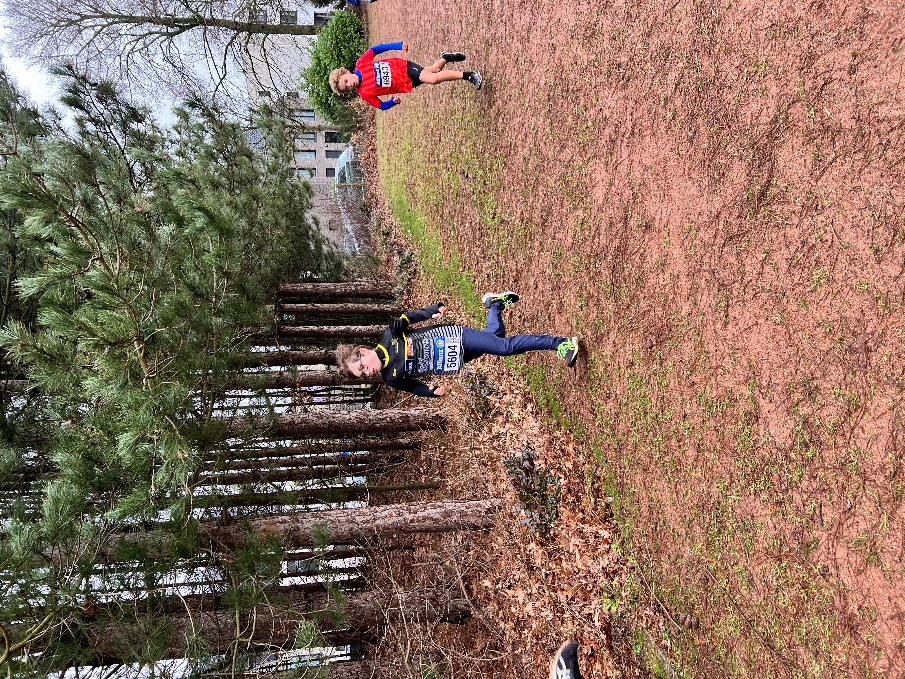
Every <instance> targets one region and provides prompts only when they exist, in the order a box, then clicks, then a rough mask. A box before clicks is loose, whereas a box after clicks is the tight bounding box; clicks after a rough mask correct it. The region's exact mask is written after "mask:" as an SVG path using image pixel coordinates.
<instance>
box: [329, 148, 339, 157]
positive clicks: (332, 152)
mask: <svg viewBox="0 0 905 679" xmlns="http://www.w3.org/2000/svg"><path fill="white" fill-rule="evenodd" d="M342 154H343V152H342V150H341V149H340V150H333V149H327V158H339V157H340V156H341V155H342Z"/></svg>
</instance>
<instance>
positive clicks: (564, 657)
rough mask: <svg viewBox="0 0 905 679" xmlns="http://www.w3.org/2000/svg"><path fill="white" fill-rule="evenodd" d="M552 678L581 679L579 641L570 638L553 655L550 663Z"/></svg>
mask: <svg viewBox="0 0 905 679" xmlns="http://www.w3.org/2000/svg"><path fill="white" fill-rule="evenodd" d="M550 679H581V672H579V671H578V642H577V641H573V640H571V639H570V640H569V641H565V642H563V645H562V646H560V647H559V650H558V651H556V655H554V656H553V662H552V663H550Z"/></svg>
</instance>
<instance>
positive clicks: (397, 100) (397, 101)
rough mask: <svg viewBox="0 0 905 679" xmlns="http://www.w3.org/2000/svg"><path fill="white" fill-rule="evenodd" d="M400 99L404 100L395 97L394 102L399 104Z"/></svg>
mask: <svg viewBox="0 0 905 679" xmlns="http://www.w3.org/2000/svg"><path fill="white" fill-rule="evenodd" d="M400 101H402V100H401V99H400V98H399V97H393V103H394V104H398V103H399V102H400Z"/></svg>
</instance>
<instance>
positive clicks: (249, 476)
mask: <svg viewBox="0 0 905 679" xmlns="http://www.w3.org/2000/svg"><path fill="white" fill-rule="evenodd" d="M383 460H384V461H385V464H383V465H380V464H343V465H327V466H321V467H318V466H314V465H305V466H303V467H295V468H291V469H279V468H277V469H274V468H273V467H271V466H270V465H263V464H262V465H261V468H258V469H254V470H251V471H245V472H211V473H210V474H206V475H204V476H202V478H201V484H200V485H214V484H216V485H221V486H230V485H239V484H244V483H282V482H285V481H310V480H312V479H335V478H337V477H340V476H350V475H353V476H362V475H364V474H367V473H369V472H374V471H377V470H379V469H381V468H383V467H385V466H386V463H387V462H389V461H390V458H389V457H387V456H384V457H383ZM275 461H279V458H277V459H276V460H273V459H272V460H270V462H275ZM293 461H295V460H293Z"/></svg>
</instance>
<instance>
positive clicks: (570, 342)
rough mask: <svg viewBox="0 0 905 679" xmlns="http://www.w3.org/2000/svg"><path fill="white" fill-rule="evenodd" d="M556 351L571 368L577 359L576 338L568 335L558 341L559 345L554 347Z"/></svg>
mask: <svg viewBox="0 0 905 679" xmlns="http://www.w3.org/2000/svg"><path fill="white" fill-rule="evenodd" d="M556 353H557V354H559V357H560V358H561V359H562V360H564V361H565V362H566V366H567V367H569V368H571V367H572V366H573V365H575V361H577V360H578V338H577V337H570V338H569V339H567V340H563V341H562V342H560V343H559V346H558V347H556Z"/></svg>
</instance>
